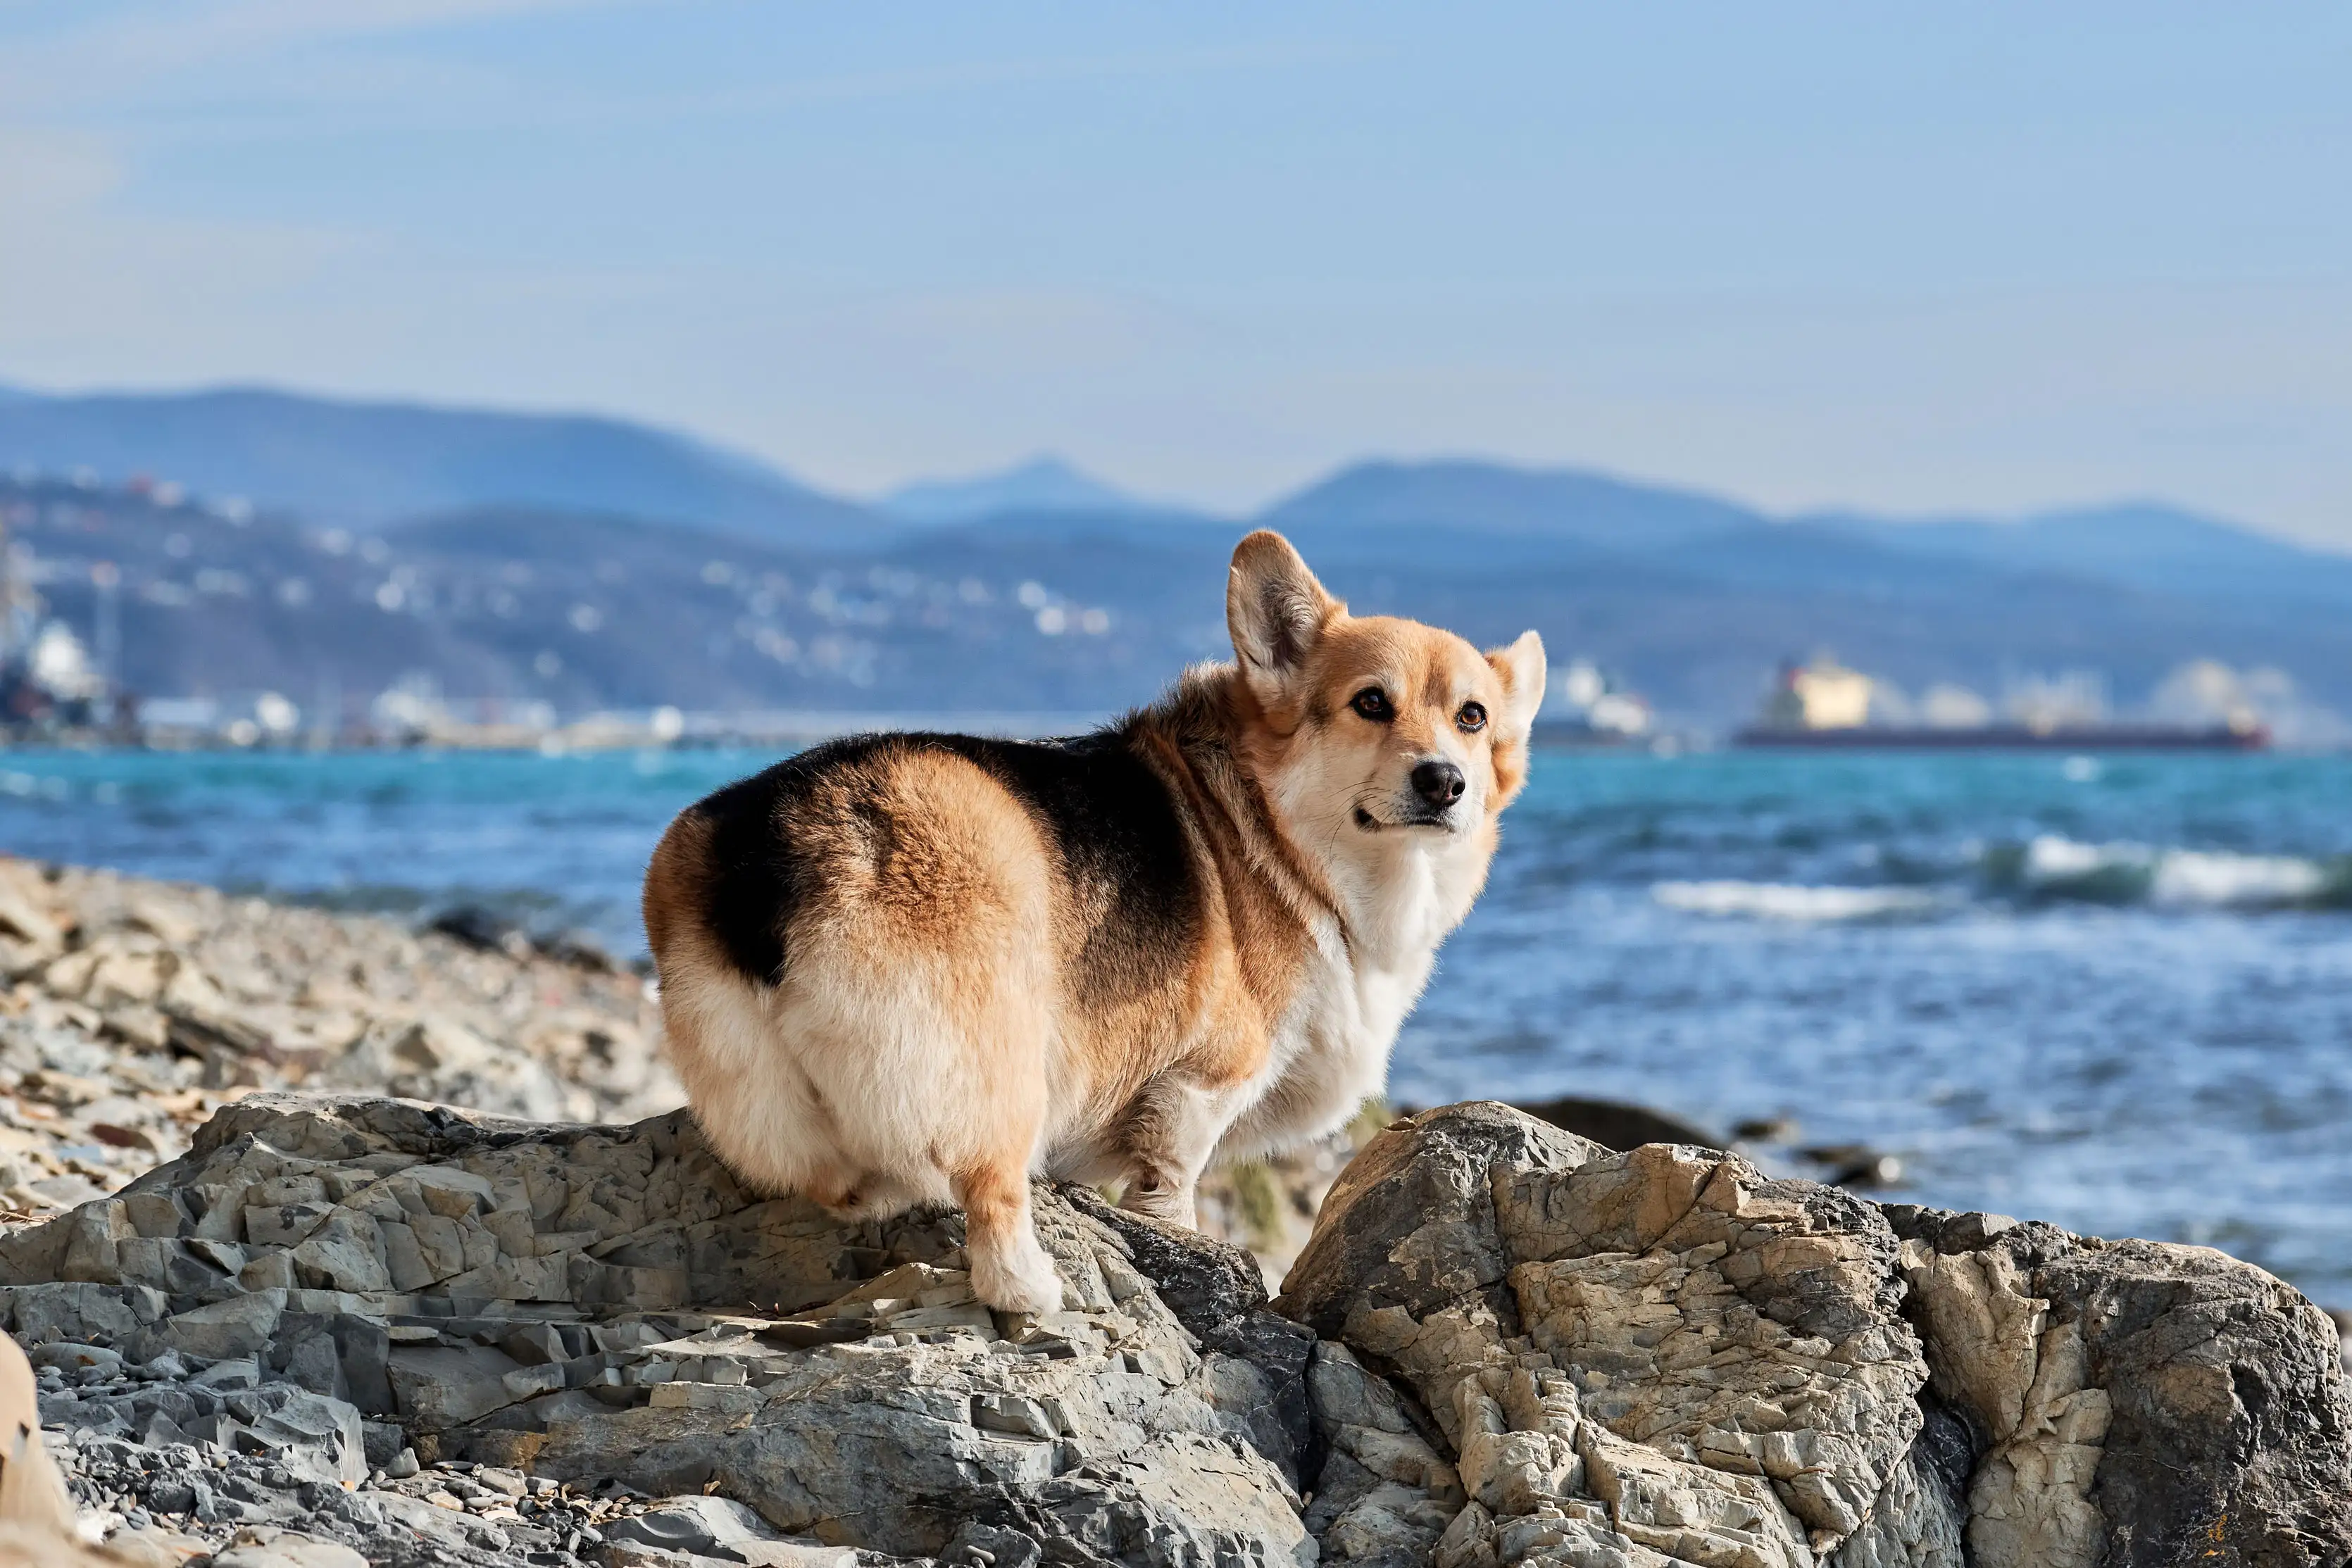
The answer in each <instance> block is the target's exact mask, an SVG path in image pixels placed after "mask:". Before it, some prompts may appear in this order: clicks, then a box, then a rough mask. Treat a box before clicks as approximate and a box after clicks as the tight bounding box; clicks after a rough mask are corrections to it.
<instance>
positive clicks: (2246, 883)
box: [2019, 833, 2331, 909]
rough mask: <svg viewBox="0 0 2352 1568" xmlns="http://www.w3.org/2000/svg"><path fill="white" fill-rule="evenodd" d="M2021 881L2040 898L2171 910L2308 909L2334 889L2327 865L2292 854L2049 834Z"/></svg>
mask: <svg viewBox="0 0 2352 1568" xmlns="http://www.w3.org/2000/svg"><path fill="white" fill-rule="evenodd" d="M2019 880H2020V881H2021V882H2022V883H2025V885H2026V886H2028V887H2030V888H2032V889H2034V890H2036V891H2038V892H2042V893H2048V894H2059V895H2062V896H2063V895H2065V894H2080V895H2085V896H2095V897H2101V898H2104V899H2105V900H2107V901H2110V902H2116V903H2140V902H2146V903H2147V904H2153V905H2156V906H2158V907H2159V908H2169V909H2245V908H2266V907H2275V906H2278V905H2282V904H2307V903H2310V902H2311V901H2312V900H2314V899H2316V898H2319V897H2320V896H2322V895H2323V894H2326V892H2327V891H2328V890H2329V887H2330V885H2331V878H2330V874H2329V872H2328V868H2327V867H2326V866H2325V865H2323V864H2321V863H2320V862H2316V861H2310V860H2305V859H2303V858H2301V857H2300V856H2295V855H2242V854H2232V853H2230V852H2227V851H2221V850H2176V849H2161V848H2158V847H2155V846H2152V845H2148V844H2136V843H2106V844H2086V843H2082V842H2080V841H2076V840H2074V839H2068V838H2063V837H2060V836H2059V835H2057V834H2054V833H2045V834H2043V835H2042V837H2040V838H2037V839H2035V840H2034V841H2032V842H2031V843H2029V844H2028V845H2026V847H2025V856H2024V860H2023V862H2022V863H2021V866H2020V867H2019Z"/></svg>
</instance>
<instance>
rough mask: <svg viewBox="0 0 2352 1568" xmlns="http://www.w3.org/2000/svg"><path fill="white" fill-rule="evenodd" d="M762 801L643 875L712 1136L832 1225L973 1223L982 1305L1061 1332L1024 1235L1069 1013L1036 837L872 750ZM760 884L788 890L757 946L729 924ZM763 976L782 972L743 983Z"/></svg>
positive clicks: (699, 831) (721, 806)
mask: <svg viewBox="0 0 2352 1568" xmlns="http://www.w3.org/2000/svg"><path fill="white" fill-rule="evenodd" d="M762 779H763V780H767V781H768V784H769V787H768V788H766V789H752V790H750V791H747V792H743V793H740V794H739V793H738V791H743V790H744V787H743V786H738V787H737V790H736V791H727V792H722V794H721V795H720V796H717V797H713V799H712V800H710V801H706V802H704V803H703V805H701V806H698V807H697V808H695V809H693V810H689V811H688V812H687V813H686V814H685V815H683V816H681V817H680V818H679V819H678V821H677V822H676V823H674V824H673V825H672V827H671V829H670V831H669V832H668V833H667V835H665V837H664V839H663V841H662V844H661V846H660V848H659V849H658V850H657V851H656V854H655V857H654V862H653V864H652V866H651V867H650V868H649V870H648V873H647V876H646V931H647V935H648V936H649V937H650V938H651V939H652V941H653V944H654V950H655V954H656V961H657V962H658V964H659V966H660V970H661V976H662V1000H663V1010H664V1014H665V1017H666V1019H667V1022H668V1025H669V1030H670V1038H671V1050H672V1051H673V1054H674V1055H675V1057H676V1059H677V1066H678V1071H679V1073H680V1076H681V1077H682V1078H684V1079H685V1081H686V1083H687V1087H688V1092H690V1093H691V1095H692V1096H693V1100H694V1103H695V1107H696V1113H697V1115H698V1117H699V1118H700V1119H701V1121H702V1123H703V1125H704V1127H705V1129H706V1130H707V1131H708V1133H709V1135H710V1138H711V1141H712V1143H713V1145H715V1146H717V1148H718V1149H719V1152H720V1153H721V1154H722V1155H726V1156H727V1158H728V1160H729V1161H730V1164H732V1165H733V1166H735V1167H736V1168H737V1169H738V1170H739V1171H740V1173H741V1174H743V1175H744V1176H747V1177H749V1178H751V1179H752V1180H753V1181H756V1182H760V1183H762V1184H764V1185H766V1186H771V1187H773V1188H776V1189H778V1190H792V1191H798V1192H803V1193H805V1194H807V1195H808V1196H810V1197H814V1198H815V1199H816V1200H817V1201H818V1202H820V1203H824V1204H825V1205H827V1206H828V1207H834V1208H835V1209H838V1210H843V1211H845V1212H853V1213H862V1214H874V1213H882V1212H888V1211H890V1210H894V1209H897V1208H901V1207H905V1206H906V1205H907V1204H909V1203H912V1202H915V1201H917V1200H919V1199H923V1198H949V1199H952V1200H954V1201H956V1202H958V1203H961V1205H962V1206H963V1207H964V1208H965V1210H966V1213H967V1218H968V1224H969V1231H968V1234H969V1237H970V1239H971V1261H972V1270H973V1283H974V1288H975V1290H977V1291H979V1293H980V1294H981V1295H982V1297H983V1299H986V1300H988V1301H992V1303H993V1304H996V1305H998V1306H1000V1307H1003V1308H1006V1309H1008V1310H1022V1311H1046V1310H1051V1309H1052V1308H1054V1307H1055V1306H1057V1305H1058V1304H1059V1286H1058V1283H1057V1282H1055V1280H1054V1276H1053V1272H1052V1266H1051V1264H1050V1262H1049V1261H1047V1260H1045V1255H1044V1253H1043V1252H1042V1250H1040V1249H1038V1247H1037V1244H1036V1241H1035V1238H1034V1234H1033V1233H1032V1231H1031V1229H1030V1226H1029V1215H1028V1195H1029V1189H1028V1176H1029V1172H1030V1169H1031V1167H1032V1166H1033V1164H1034V1161H1035V1158H1036V1152H1037V1146H1038V1141H1039V1136H1040V1133H1041V1130H1042V1128H1043V1126H1044V1123H1045V1108H1046V1102H1047V1091H1048V1071H1049V1060H1048V1058H1049V1051H1050V1050H1051V1045H1050V1042H1051V1040H1052V1035H1053V1019H1052V1016H1051V999H1052V998H1053V997H1054V995H1055V976H1054V974H1053V956H1052V953H1051V951H1050V946H1049V944H1047V943H1045V942H1044V941H1041V940H1040V939H1039V938H1040V935H1041V934H1042V933H1044V932H1045V931H1047V930H1049V929H1050V925H1051V914H1052V910H1051V904H1052V888H1051V884H1050V883H1049V882H1048V880H1047V873H1046V870H1045V867H1046V865H1047V864H1048V856H1047V855H1046V853H1045V845H1044V844H1043V843H1042V842H1041V841H1040V840H1039V837H1038V834H1037V830H1036V829H1035V827H1034V825H1033V823H1032V822H1031V821H1030V820H1029V818H1028V816H1027V815H1026V813H1025V812H1024V810H1022V808H1021V807H1020V805H1019V804H1018V803H1017V802H1015V801H1014V800H1012V799H1011V798H1010V797H1009V796H1008V795H1007V794H1006V793H1005V792H1004V790H1003V789H1002V788H1000V787H999V786H998V785H997V784H996V783H995V782H994V781H993V780H992V779H990V778H989V777H988V776H987V774H985V773H984V772H983V771H982V770H981V769H980V768H975V767H973V766H972V765H971V763H969V762H966V761H964V760H962V759H961V758H957V757H954V756H952V755H950V754H947V753H943V752H939V751H935V750H926V749H922V748H918V747H894V746H889V745H887V744H877V745H873V746H870V747H866V748H865V749H862V750H859V751H854V752H851V753H849V754H848V755H838V754H836V755H835V756H834V757H833V758H829V759H826V760H825V761H824V763H823V764H822V765H819V766H812V767H807V768H798V769H794V768H793V767H792V765H791V764H787V765H785V767H784V768H782V769H773V770H771V775H763V776H762ZM747 782H749V783H751V784H759V783H761V780H751V781H747ZM730 796H731V797H733V798H732V799H730V798H729V797H730ZM747 865H749V866H751V868H752V871H751V875H752V876H753V877H754V878H756V879H757V880H760V881H761V883H762V884H763V885H765V886H766V887H768V888H769V889H771V890H772V892H771V894H769V897H770V899H771V900H772V902H770V903H769V904H768V905H767V907H766V908H765V910H764V912H763V914H764V921H763V922H755V923H754V924H753V925H751V927H750V928H748V929H747V928H745V926H744V925H743V921H744V919H745V917H746V915H748V914H750V913H751V911H750V910H749V909H747V908H745V907H736V906H730V900H731V901H732V904H733V905H741V904H746V903H747V902H748V903H751V904H756V903H758V902H759V901H758V900H757V899H751V900H749V901H747V900H745V899H744V898H743V896H742V893H743V883H744V881H745V876H746V873H745V867H746V866H747ZM771 954H772V955H773V956H774V968H773V970H772V972H769V973H765V974H761V973H760V972H758V971H757V970H755V969H753V968H752V967H750V966H751V965H752V964H758V963H762V962H765V961H766V960H767V958H768V957H769V956H770V955H771Z"/></svg>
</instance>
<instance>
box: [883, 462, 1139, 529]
mask: <svg viewBox="0 0 2352 1568" xmlns="http://www.w3.org/2000/svg"><path fill="white" fill-rule="evenodd" d="M878 505H879V506H880V507H881V509H882V511H883V512H884V513H885V514H887V516H889V517H897V518H898V519H899V520H900V521H902V522H908V523H917V524H921V525H925V526H928V527H939V526H941V525H946V524H953V523H976V522H979V521H981V520H982V519H983V518H987V517H1000V516H1002V515H1003V514H1004V513H1007V512H1031V513H1052V512H1081V513H1091V514H1095V515H1097V516H1100V515H1114V516H1115V515H1119V514H1124V513H1133V514H1135V515H1136V516H1139V517H1150V516H1154V515H1157V514H1161V513H1167V512H1171V511H1179V510H1181V507H1166V506H1155V505H1153V504H1152V503H1150V502H1149V501H1143V500H1139V499H1137V498H1136V497H1133V496H1130V495H1129V494H1128V493H1127V492H1126V491H1124V490H1121V489H1119V488H1118V487H1117V486H1112V485H1108V484H1105V483H1104V482H1103V481H1102V480H1100V479H1097V478H1096V477H1095V476H1093V475H1091V474H1084V473H1080V472H1079V471H1078V470H1077V469H1076V468H1073V467H1071V466H1070V465H1068V464H1067V463H1065V462H1063V461H1062V460H1061V459H1060V458H1058V457H1054V456H1040V457H1033V458H1031V459H1030V460H1029V461H1028V462H1026V463H1024V464H1021V465H1017V466H1015V467H1013V468H1008V469H1006V470H1005V471H1004V472H1003V473H1002V474H985V475H982V476H980V477H978V478H974V479H927V480H924V481H922V482H920V483H919V484H914V485H906V486H900V487H899V488H898V489H896V490H893V491H891V492H890V493H889V494H888V495H887V496H885V497H882V499H881V501H880V502H879V503H878Z"/></svg>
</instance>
